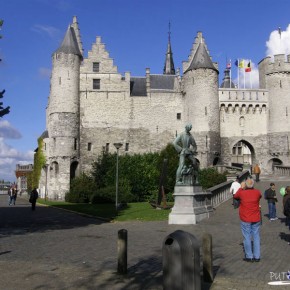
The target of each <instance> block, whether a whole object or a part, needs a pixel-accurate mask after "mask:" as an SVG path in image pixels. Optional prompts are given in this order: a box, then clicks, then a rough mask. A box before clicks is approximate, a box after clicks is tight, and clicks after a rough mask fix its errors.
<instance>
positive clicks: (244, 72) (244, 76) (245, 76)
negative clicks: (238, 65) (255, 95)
mask: <svg viewBox="0 0 290 290" xmlns="http://www.w3.org/2000/svg"><path fill="white" fill-rule="evenodd" d="M243 71H244V89H245V88H246V71H245V65H244V67H243Z"/></svg>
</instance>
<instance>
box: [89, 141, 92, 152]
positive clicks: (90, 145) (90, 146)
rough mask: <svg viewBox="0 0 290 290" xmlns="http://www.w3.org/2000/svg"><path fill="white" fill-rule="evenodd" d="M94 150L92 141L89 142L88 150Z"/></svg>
mask: <svg viewBox="0 0 290 290" xmlns="http://www.w3.org/2000/svg"><path fill="white" fill-rule="evenodd" d="M91 150H92V143H90V142H89V143H88V151H91Z"/></svg>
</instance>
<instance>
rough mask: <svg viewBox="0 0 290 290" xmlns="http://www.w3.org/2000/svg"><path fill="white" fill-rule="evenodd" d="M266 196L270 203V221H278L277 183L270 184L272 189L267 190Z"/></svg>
mask: <svg viewBox="0 0 290 290" xmlns="http://www.w3.org/2000/svg"><path fill="white" fill-rule="evenodd" d="M265 194H266V199H267V201H268V208H269V219H270V221H275V220H277V219H278V218H277V216H276V202H277V201H278V200H277V196H276V190H275V183H273V182H271V183H270V188H268V189H267V190H266V192H265Z"/></svg>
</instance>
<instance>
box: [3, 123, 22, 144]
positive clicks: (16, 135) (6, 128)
mask: <svg viewBox="0 0 290 290" xmlns="http://www.w3.org/2000/svg"><path fill="white" fill-rule="evenodd" d="M21 137H22V135H21V134H20V132H19V131H18V130H16V129H15V128H13V127H12V126H11V124H10V123H9V122H8V121H6V120H0V138H7V139H20V138H21Z"/></svg>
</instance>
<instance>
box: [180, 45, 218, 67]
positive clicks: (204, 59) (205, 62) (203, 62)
mask: <svg viewBox="0 0 290 290" xmlns="http://www.w3.org/2000/svg"><path fill="white" fill-rule="evenodd" d="M199 68H209V69H213V70H215V71H217V72H218V70H217V69H216V68H215V66H214V65H213V63H212V60H211V58H210V56H209V55H208V52H207V49H206V47H205V45H204V43H203V42H201V43H200V44H199V45H198V48H197V50H196V53H195V55H194V57H193V59H192V61H191V63H190V65H189V67H188V69H187V70H186V71H185V72H187V71H189V70H194V69H199Z"/></svg>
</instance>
